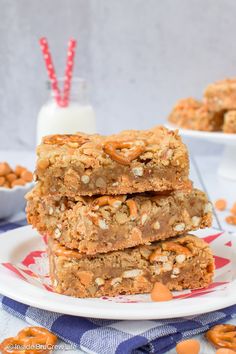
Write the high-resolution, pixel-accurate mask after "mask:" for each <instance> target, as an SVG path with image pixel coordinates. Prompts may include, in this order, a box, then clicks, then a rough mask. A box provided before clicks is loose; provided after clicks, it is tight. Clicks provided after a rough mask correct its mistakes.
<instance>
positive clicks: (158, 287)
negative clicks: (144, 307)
mask: <svg viewBox="0 0 236 354" xmlns="http://www.w3.org/2000/svg"><path fill="white" fill-rule="evenodd" d="M151 299H152V301H157V302H159V301H170V300H172V299H173V295H172V293H171V292H170V290H169V289H168V288H167V287H166V286H165V285H164V284H162V283H155V284H154V287H153V289H152V291H151Z"/></svg>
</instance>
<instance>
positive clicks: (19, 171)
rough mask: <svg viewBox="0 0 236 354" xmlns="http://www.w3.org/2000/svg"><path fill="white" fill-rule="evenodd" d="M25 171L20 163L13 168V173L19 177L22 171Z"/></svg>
mask: <svg viewBox="0 0 236 354" xmlns="http://www.w3.org/2000/svg"><path fill="white" fill-rule="evenodd" d="M25 171H26V168H25V167H23V166H20V165H17V166H16V168H15V174H16V175H17V176H18V177H21V175H22V173H23V172H25Z"/></svg>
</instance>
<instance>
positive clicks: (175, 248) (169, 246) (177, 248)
mask: <svg viewBox="0 0 236 354" xmlns="http://www.w3.org/2000/svg"><path fill="white" fill-rule="evenodd" d="M162 248H163V250H165V251H172V252H175V253H179V254H184V255H185V256H192V253H191V251H190V250H189V249H188V248H187V247H184V246H182V245H180V244H179V243H177V242H173V241H169V242H165V243H163V245H162Z"/></svg>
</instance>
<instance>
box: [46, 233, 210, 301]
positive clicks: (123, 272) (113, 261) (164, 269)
mask: <svg viewBox="0 0 236 354" xmlns="http://www.w3.org/2000/svg"><path fill="white" fill-rule="evenodd" d="M48 248H49V259H50V275H51V280H52V284H53V289H54V291H55V292H58V293H61V294H65V295H70V296H74V297H82V298H83V297H100V296H104V295H106V296H116V295H119V294H138V293H149V292H150V291H151V290H152V288H153V285H154V283H155V282H157V281H158V282H162V283H163V284H165V285H166V286H167V287H168V288H169V289H170V290H182V289H195V288H202V287H206V286H208V285H209V284H210V283H211V281H212V277H213V273H214V261H213V256H212V253H211V250H210V248H209V246H208V244H206V243H205V242H204V241H203V240H201V239H199V238H197V237H195V236H192V235H185V236H179V237H176V238H174V239H172V240H171V241H162V242H155V243H152V244H150V245H144V246H137V247H134V248H129V249H126V250H123V251H114V252H109V253H106V254H100V255H96V256H94V257H91V256H90V257H87V256H83V255H81V253H79V252H78V251H74V250H68V249H66V248H65V247H63V246H61V245H60V244H59V243H58V242H57V241H55V240H53V239H52V238H49V247H48Z"/></svg>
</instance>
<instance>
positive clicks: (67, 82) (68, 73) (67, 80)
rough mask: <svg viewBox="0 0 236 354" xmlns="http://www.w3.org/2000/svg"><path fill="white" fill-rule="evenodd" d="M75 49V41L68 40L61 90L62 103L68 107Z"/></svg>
mask: <svg viewBox="0 0 236 354" xmlns="http://www.w3.org/2000/svg"><path fill="white" fill-rule="evenodd" d="M75 47H76V40H75V39H70V40H69V43H68V51H67V61H66V70H65V77H64V88H63V103H64V105H65V106H67V105H68V102H69V100H70V89H71V79H72V72H73V67H74V58H75Z"/></svg>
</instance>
